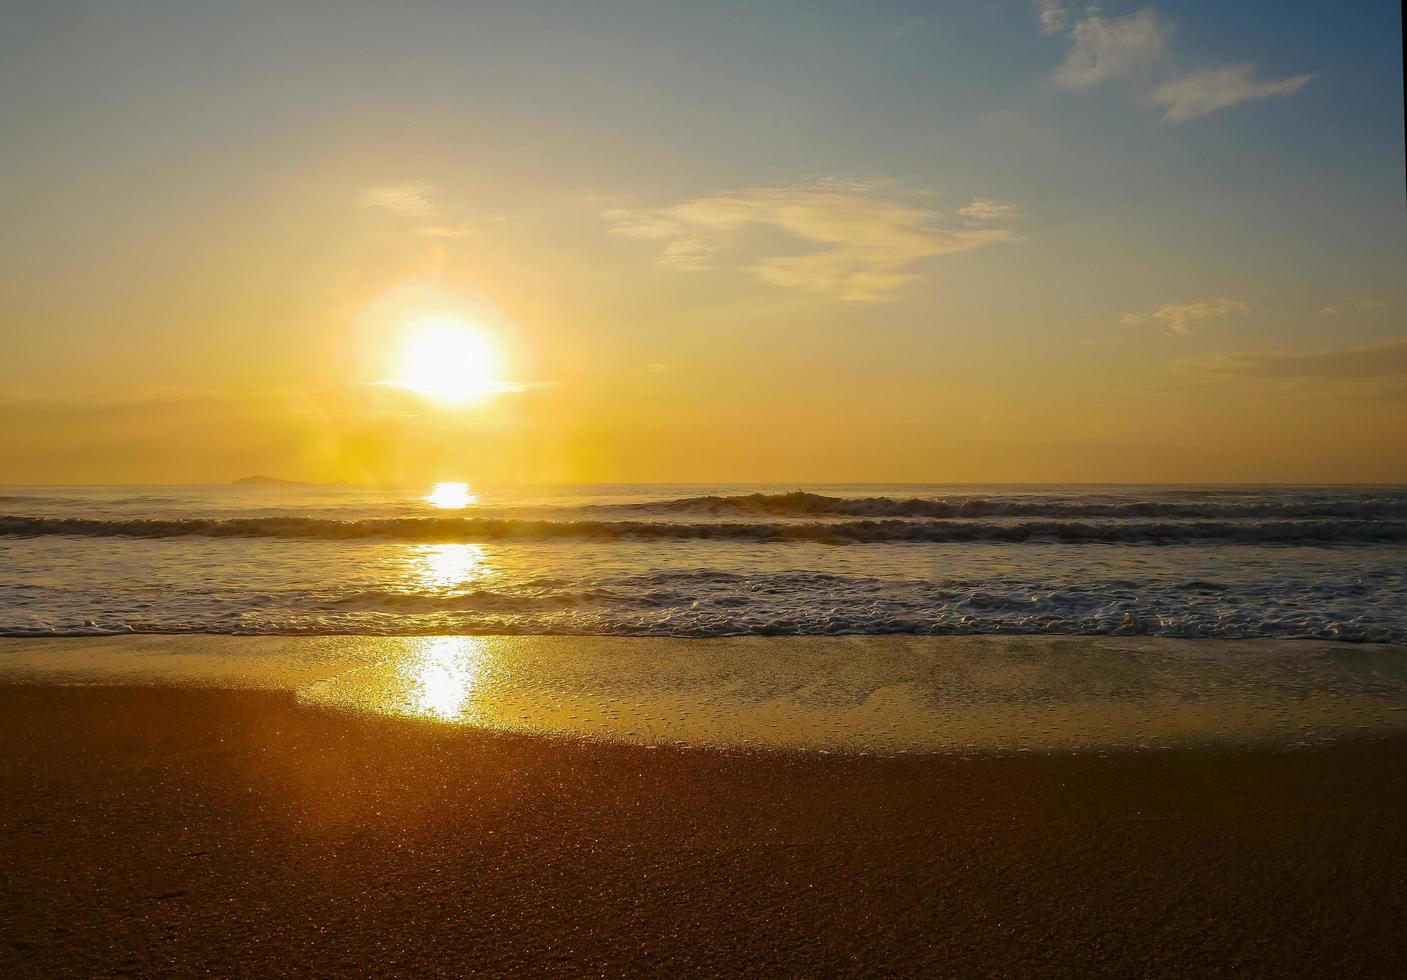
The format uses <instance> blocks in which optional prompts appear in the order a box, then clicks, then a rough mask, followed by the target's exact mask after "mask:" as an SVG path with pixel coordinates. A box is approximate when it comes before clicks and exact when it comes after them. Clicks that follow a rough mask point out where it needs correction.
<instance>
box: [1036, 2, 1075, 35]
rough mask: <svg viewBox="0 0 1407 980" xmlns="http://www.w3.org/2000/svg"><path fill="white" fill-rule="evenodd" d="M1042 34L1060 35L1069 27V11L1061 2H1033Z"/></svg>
mask: <svg viewBox="0 0 1407 980" xmlns="http://www.w3.org/2000/svg"><path fill="white" fill-rule="evenodd" d="M1034 6H1035V8H1036V19H1037V20H1038V21H1040V24H1041V33H1042V34H1062V33H1064V31H1065V28H1067V27H1069V26H1070V11H1069V9H1068V8H1067V7H1066V6H1065V4H1064V3H1062V2H1061V0H1034Z"/></svg>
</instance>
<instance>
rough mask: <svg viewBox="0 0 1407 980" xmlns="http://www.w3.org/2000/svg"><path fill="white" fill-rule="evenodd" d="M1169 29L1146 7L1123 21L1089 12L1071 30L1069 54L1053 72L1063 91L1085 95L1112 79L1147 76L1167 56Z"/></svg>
mask: <svg viewBox="0 0 1407 980" xmlns="http://www.w3.org/2000/svg"><path fill="white" fill-rule="evenodd" d="M1171 35H1172V25H1171V24H1169V23H1167V22H1166V21H1163V20H1160V19H1159V17H1158V13H1157V11H1155V10H1154V9H1153V8H1152V7H1145V8H1144V9H1143V10H1140V11H1138V12H1137V13H1132V14H1126V15H1125V16H1123V17H1106V16H1104V15H1103V14H1102V13H1098V12H1091V13H1089V14H1087V15H1086V16H1084V17H1082V18H1080V19H1078V20H1076V21H1074V24H1073V26H1072V27H1071V28H1070V50H1069V52H1068V53H1067V54H1066V56H1065V63H1064V64H1062V65H1061V66H1060V67H1059V68H1057V69H1056V71H1055V80H1056V82H1058V83H1059V84H1061V85H1063V86H1064V87H1065V88H1068V89H1074V90H1075V91H1084V90H1086V89H1091V88H1094V87H1095V86H1096V85H1100V84H1103V83H1104V82H1108V81H1111V80H1115V79H1126V78H1130V77H1137V76H1140V75H1147V74H1149V73H1151V72H1152V70H1153V69H1154V68H1156V67H1158V66H1159V65H1161V64H1163V62H1164V61H1165V60H1166V58H1167V55H1168V41H1169V38H1170V37H1171Z"/></svg>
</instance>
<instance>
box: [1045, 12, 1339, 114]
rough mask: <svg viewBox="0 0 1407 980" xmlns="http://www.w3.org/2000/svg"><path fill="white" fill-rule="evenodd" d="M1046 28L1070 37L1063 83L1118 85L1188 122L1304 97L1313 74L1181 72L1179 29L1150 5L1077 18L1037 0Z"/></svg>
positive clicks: (1245, 68)
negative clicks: (1175, 41)
mask: <svg viewBox="0 0 1407 980" xmlns="http://www.w3.org/2000/svg"><path fill="white" fill-rule="evenodd" d="M1036 10H1037V13H1038V15H1039V19H1040V22H1041V30H1042V31H1043V32H1044V33H1046V34H1061V33H1067V34H1068V36H1069V50H1068V51H1067V52H1066V56H1065V61H1064V63H1063V64H1061V66H1060V67H1059V68H1057V69H1056V70H1055V81H1056V83H1057V84H1058V85H1060V86H1062V87H1064V88H1067V89H1070V90H1071V91H1076V92H1084V91H1089V90H1090V89H1093V88H1096V87H1097V86H1100V85H1103V84H1104V83H1106V82H1113V81H1118V82H1122V83H1124V84H1127V85H1128V86H1130V88H1131V89H1132V92H1133V95H1134V97H1135V98H1136V99H1137V100H1138V101H1140V102H1143V103H1145V104H1146V103H1150V102H1151V104H1153V105H1157V106H1162V107H1163V108H1164V113H1163V118H1164V119H1166V120H1168V121H1170V122H1186V121H1188V120H1189V119H1196V118H1198V117H1199V116H1205V115H1208V114H1210V113H1213V112H1217V111H1219V110H1221V109H1226V108H1229V107H1230V106H1234V105H1239V104H1240V103H1242V102H1249V101H1252V100H1255V99H1266V98H1270V97H1271V96H1275V95H1290V94H1293V93H1294V92H1298V91H1299V90H1300V89H1301V88H1303V87H1304V86H1305V85H1306V84H1307V83H1308V82H1309V80H1310V78H1311V77H1312V76H1310V75H1294V76H1291V77H1288V78H1279V79H1272V80H1268V81H1262V80H1258V79H1256V77H1255V66H1254V65H1252V64H1249V63H1243V64H1236V65H1228V66H1226V67H1223V68H1212V69H1208V70H1205V71H1198V72H1191V73H1182V72H1179V71H1177V70H1176V67H1175V65H1174V63H1173V58H1172V35H1173V25H1172V23H1171V22H1170V21H1167V20H1164V19H1162V18H1160V17H1159V16H1158V12H1157V11H1156V10H1154V9H1153V8H1152V7H1145V8H1143V9H1142V10H1140V11H1138V12H1137V13H1132V14H1125V15H1124V16H1122V17H1107V16H1105V15H1104V13H1103V11H1102V10H1101V9H1100V8H1099V7H1088V8H1086V11H1085V15H1084V16H1083V17H1078V16H1076V15H1073V14H1072V13H1071V11H1070V9H1069V8H1068V7H1066V6H1065V5H1064V4H1063V3H1061V2H1059V0H1036Z"/></svg>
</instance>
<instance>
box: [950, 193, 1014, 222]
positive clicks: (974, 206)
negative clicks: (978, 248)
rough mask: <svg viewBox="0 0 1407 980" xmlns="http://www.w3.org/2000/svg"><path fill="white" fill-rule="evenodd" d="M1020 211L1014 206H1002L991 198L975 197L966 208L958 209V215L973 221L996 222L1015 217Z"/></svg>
mask: <svg viewBox="0 0 1407 980" xmlns="http://www.w3.org/2000/svg"><path fill="white" fill-rule="evenodd" d="M1018 210H1019V209H1018V208H1017V207H1016V205H1014V204H1002V203H1000V202H998V201H993V200H992V199H991V198H989V197H975V198H973V199H972V201H971V202H969V203H968V205H967V206H966V207H961V208H958V214H960V215H962V216H963V217H964V218H971V219H972V220H973V221H996V220H998V219H1000V218H1010V217H1013V216H1014V215H1015V214H1016V213H1017V211H1018Z"/></svg>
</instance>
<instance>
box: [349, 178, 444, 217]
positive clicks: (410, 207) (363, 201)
mask: <svg viewBox="0 0 1407 980" xmlns="http://www.w3.org/2000/svg"><path fill="white" fill-rule="evenodd" d="M357 204H359V205H360V206H361V207H364V208H375V209H379V210H382V211H393V212H395V213H396V214H404V215H411V216H414V217H424V216H426V215H430V214H435V213H436V212H437V211H438V210H439V209H438V208H437V207H436V206H435V200H434V196H433V193H432V191H431V189H430V186H429V185H428V184H418V183H415V182H407V183H404V184H387V185H385V186H383V187H367V188H364V189H363V190H362V192H361V194H360V195H358V197H357Z"/></svg>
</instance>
